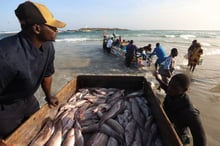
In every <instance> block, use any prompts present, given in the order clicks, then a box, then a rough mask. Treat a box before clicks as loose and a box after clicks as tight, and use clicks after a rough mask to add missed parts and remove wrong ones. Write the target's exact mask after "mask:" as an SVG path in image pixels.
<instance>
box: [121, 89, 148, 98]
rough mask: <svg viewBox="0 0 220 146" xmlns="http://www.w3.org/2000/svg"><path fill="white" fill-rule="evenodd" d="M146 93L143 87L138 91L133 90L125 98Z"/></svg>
mask: <svg viewBox="0 0 220 146" xmlns="http://www.w3.org/2000/svg"><path fill="white" fill-rule="evenodd" d="M143 94H144V90H143V89H141V90H139V91H136V92H132V93H130V94H127V95H126V96H125V97H124V98H130V97H136V96H141V95H143Z"/></svg>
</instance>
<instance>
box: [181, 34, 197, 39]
mask: <svg viewBox="0 0 220 146" xmlns="http://www.w3.org/2000/svg"><path fill="white" fill-rule="evenodd" d="M195 37H196V36H195V35H191V34H182V35H180V38H183V39H186V40H188V39H190V38H195Z"/></svg>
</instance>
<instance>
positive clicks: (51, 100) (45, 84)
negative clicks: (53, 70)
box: [41, 76, 59, 106]
mask: <svg viewBox="0 0 220 146" xmlns="http://www.w3.org/2000/svg"><path fill="white" fill-rule="evenodd" d="M51 85H52V76H49V77H44V79H43V81H42V83H41V87H42V89H43V91H44V93H45V96H46V97H45V100H46V101H47V102H48V104H49V106H50V105H52V106H57V105H58V104H59V101H58V98H57V97H55V96H51Z"/></svg>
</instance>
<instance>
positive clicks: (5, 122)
mask: <svg viewBox="0 0 220 146" xmlns="http://www.w3.org/2000/svg"><path fill="white" fill-rule="evenodd" d="M39 108H40V105H39V102H38V101H37V99H36V98H35V97H34V96H32V97H30V98H27V99H21V100H19V101H17V102H14V103H12V104H1V103H0V129H1V130H0V138H3V139H5V138H7V137H8V136H9V135H10V134H11V133H12V132H13V131H15V130H16V129H17V128H18V127H19V126H20V125H21V124H22V123H23V122H24V121H25V120H26V119H28V118H29V117H30V116H31V115H32V114H33V113H35V112H36V111H37V110H39Z"/></svg>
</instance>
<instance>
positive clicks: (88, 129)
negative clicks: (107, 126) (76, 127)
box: [81, 123, 99, 134]
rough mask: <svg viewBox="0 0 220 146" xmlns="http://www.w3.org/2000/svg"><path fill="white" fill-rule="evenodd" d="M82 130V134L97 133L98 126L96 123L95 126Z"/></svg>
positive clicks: (85, 127)
mask: <svg viewBox="0 0 220 146" xmlns="http://www.w3.org/2000/svg"><path fill="white" fill-rule="evenodd" d="M81 130H82V133H83V134H84V133H92V132H93V133H94V132H97V131H98V130H99V124H98V123H96V124H91V125H89V126H84V127H82V128H81Z"/></svg>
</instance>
